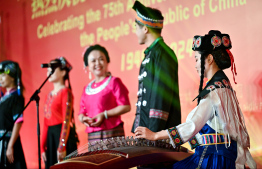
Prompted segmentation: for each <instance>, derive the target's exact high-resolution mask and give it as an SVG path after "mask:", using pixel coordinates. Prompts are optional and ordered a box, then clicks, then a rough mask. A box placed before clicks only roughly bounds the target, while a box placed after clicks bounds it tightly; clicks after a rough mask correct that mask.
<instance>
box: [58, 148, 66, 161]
mask: <svg viewBox="0 0 262 169" xmlns="http://www.w3.org/2000/svg"><path fill="white" fill-rule="evenodd" d="M65 156H66V150H65V151H62V152H59V151H57V161H58V162H60V161H62V160H63V158H65Z"/></svg>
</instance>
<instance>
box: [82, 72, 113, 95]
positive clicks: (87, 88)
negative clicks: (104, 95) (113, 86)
mask: <svg viewBox="0 0 262 169" xmlns="http://www.w3.org/2000/svg"><path fill="white" fill-rule="evenodd" d="M111 78H112V76H109V78H108V79H107V80H106V81H105V82H104V83H103V84H102V85H101V86H99V87H97V88H94V89H93V88H92V87H91V86H92V84H93V83H94V82H95V80H93V81H92V82H90V83H89V84H88V86H87V87H86V89H85V92H86V94H87V95H93V94H97V93H99V92H101V91H102V90H103V89H104V88H106V86H107V85H108V84H109V82H110V80H111Z"/></svg>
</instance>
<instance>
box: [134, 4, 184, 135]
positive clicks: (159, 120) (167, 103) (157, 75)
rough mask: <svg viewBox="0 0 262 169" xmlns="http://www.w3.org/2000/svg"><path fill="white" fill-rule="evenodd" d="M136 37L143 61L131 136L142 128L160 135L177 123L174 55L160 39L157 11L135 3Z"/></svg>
mask: <svg viewBox="0 0 262 169" xmlns="http://www.w3.org/2000/svg"><path fill="white" fill-rule="evenodd" d="M133 9H134V10H135V11H136V19H135V22H136V35H137V37H138V42H139V44H141V45H142V44H145V45H146V46H147V49H146V50H145V51H144V53H145V58H144V60H143V61H142V63H141V66H140V71H139V76H138V80H139V85H138V93H137V95H138V101H137V103H136V106H137V109H136V117H135V120H134V124H133V127H132V132H134V130H135V129H136V128H137V127H138V126H143V127H147V128H149V129H150V130H151V131H154V132H156V131H160V130H164V129H167V128H170V127H172V126H174V125H178V124H180V123H181V111H180V100H179V88H178V62H177V57H176V55H175V53H174V51H173V50H172V49H171V48H170V47H169V46H167V45H166V43H165V42H164V41H163V38H162V37H161V31H162V28H163V20H164V17H163V16H162V14H161V12H160V11H159V10H157V9H154V8H150V7H145V6H144V5H143V4H141V3H140V2H139V1H135V3H134V6H133Z"/></svg>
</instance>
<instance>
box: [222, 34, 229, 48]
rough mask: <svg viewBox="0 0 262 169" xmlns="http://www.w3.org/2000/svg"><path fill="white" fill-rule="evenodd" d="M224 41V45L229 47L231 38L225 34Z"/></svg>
mask: <svg viewBox="0 0 262 169" xmlns="http://www.w3.org/2000/svg"><path fill="white" fill-rule="evenodd" d="M222 43H223V45H224V46H225V47H229V45H230V40H229V38H228V37H227V36H223V37H222Z"/></svg>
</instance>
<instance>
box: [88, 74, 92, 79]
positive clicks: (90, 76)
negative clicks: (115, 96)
mask: <svg viewBox="0 0 262 169" xmlns="http://www.w3.org/2000/svg"><path fill="white" fill-rule="evenodd" d="M89 79H90V80H91V79H92V74H91V72H89Z"/></svg>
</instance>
